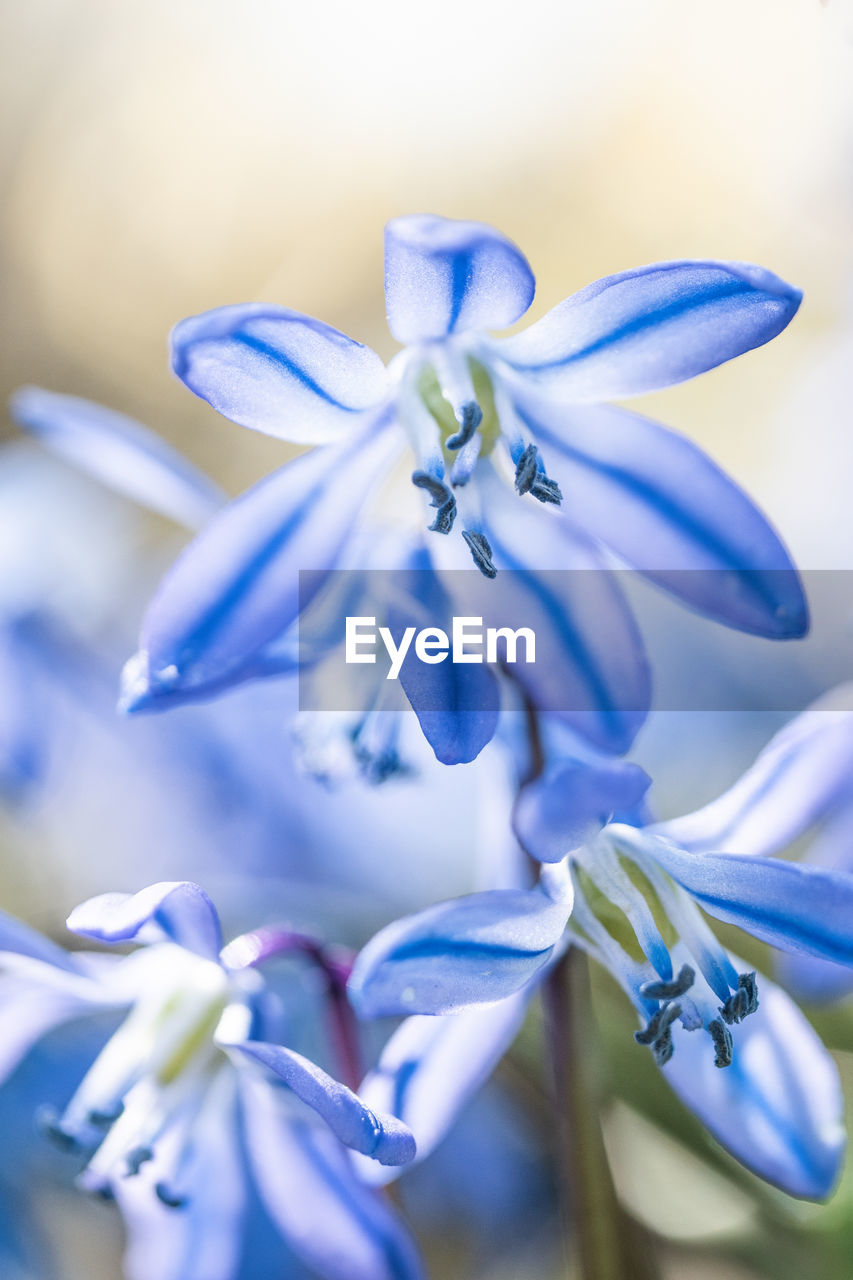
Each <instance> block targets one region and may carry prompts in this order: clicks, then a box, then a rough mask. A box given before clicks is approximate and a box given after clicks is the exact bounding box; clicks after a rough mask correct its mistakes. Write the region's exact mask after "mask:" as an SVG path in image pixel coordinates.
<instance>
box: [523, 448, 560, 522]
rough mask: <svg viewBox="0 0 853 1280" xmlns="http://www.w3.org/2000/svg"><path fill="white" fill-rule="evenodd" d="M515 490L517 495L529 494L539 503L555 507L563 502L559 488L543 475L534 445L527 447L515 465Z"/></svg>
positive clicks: (554, 482) (537, 451)
mask: <svg viewBox="0 0 853 1280" xmlns="http://www.w3.org/2000/svg"><path fill="white" fill-rule="evenodd" d="M515 488H516V492H517V493H520V494H525V493H529V494H530V495H531V496H532V497H534V498H537V499H538V500H539V501H540V502H551V503H553V504H554V505H555V506H557V507H558V506H559V505H560V503H561V502H562V501H563V494H562V491H561V489H560V486H559V485H558V484H557V482H556V480H550V479H549V478H548V476H547V475H546V474H545V470H544V468H543V467H542V465H541V463H540V459H539V450H538V449H537V447H536V445H535V444H529V445H527V447H526V448H525V450H524V451H523V453H522V454H521V456H520V457H519V459H518V461H517V462H516V464H515Z"/></svg>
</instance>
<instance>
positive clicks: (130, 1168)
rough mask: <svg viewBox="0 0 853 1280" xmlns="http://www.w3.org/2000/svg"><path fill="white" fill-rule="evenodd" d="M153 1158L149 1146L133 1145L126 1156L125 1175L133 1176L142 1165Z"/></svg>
mask: <svg viewBox="0 0 853 1280" xmlns="http://www.w3.org/2000/svg"><path fill="white" fill-rule="evenodd" d="M153 1159H154V1152H153V1151H152V1150H151V1148H150V1147H134V1148H133V1150H132V1151H129V1152H128V1153H127V1156H126V1167H125V1177H127V1178H135V1177H136V1175H137V1174H138V1173H139V1170H140V1169H141V1168H142V1166H143V1165H144V1164H147V1163H148V1161H149V1160H153Z"/></svg>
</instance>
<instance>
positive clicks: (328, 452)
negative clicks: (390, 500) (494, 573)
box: [122, 418, 399, 711]
mask: <svg viewBox="0 0 853 1280" xmlns="http://www.w3.org/2000/svg"><path fill="white" fill-rule="evenodd" d="M387 427H388V419H387V418H385V419H382V420H381V421H374V422H371V423H369V424H367V425H366V426H365V427H364V428H363V429H362V430H361V431H359V432H358V433H356V435H355V436H352V437H350V438H349V439H348V440H347V441H346V443H344V444H342V445H334V446H329V447H328V448H327V449H316V450H313V451H312V452H311V453H308V454H305V455H303V456H302V457H299V458H297V459H296V460H295V461H293V462H289V463H287V464H286V465H285V466H284V467H281V468H280V469H279V470H278V471H275V472H273V474H272V475H270V476H268V477H267V478H266V479H265V480H262V481H261V482H260V484H257V485H255V486H254V488H252V489H250V490H249V491H248V492H247V493H245V494H243V495H242V497H240V498H238V499H237V500H236V501H235V502H232V503H231V504H230V505H229V506H227V507H226V508H225V510H224V511H223V512H222V513H221V514H220V515H219V516H218V517H217V518H216V519H215V520H213V521H211V522H210V524H208V525H207V527H206V528H205V529H204V531H203V532H202V533H201V534H200V535H199V536H198V537H197V538H196V539H195V540H194V541H193V542H192V543H191V544H190V545H189V547H187V549H186V550H185V551H184V552H183V554H182V555H181V556H180V557H179V558H178V560H177V561H176V563H175V564H174V565H173V566H172V568H171V569H170V570H169V572H168V573H167V574H166V576H165V578H164V579H163V581H162V582H161V584H160V586H159V588H158V590H157V593H156V595H155V597H154V599H153V601H152V603H151V605H150V606H149V609H148V612H147V614H146V616H145V618H144V620H143V624H142V630H141V635H140V642H139V646H140V647H139V653H138V654H137V656H136V658H135V659H133V660H131V664H130V665H129V667H128V671H127V675H126V682H125V693H124V700H123V704H122V705H123V708H124V709H125V710H129V711H136V710H142V709H145V708H148V707H151V706H154V705H158V704H166V703H167V702H175V701H177V700H182V699H185V698H191V697H200V696H206V695H209V694H211V693H213V692H216V691H217V690H219V689H221V688H223V687H227V685H228V684H229V683H236V682H238V681H240V680H243V679H246V678H248V677H249V676H252V675H256V674H263V673H264V662H263V651H264V650H265V648H266V647H267V646H269V645H270V644H271V643H272V642H273V641H275V640H277V639H278V638H279V637H280V636H281V635H282V633H283V632H284V631H285V630H286V628H287V627H288V626H289V625H290V623H292V622H293V621H294V619H295V618H296V617H297V615H298V613H299V612H300V609H301V608H304V607H305V606H306V605H307V604H308V603H309V602H310V599H311V598H312V590H313V594H316V592H317V590H319V588H320V586H321V585H322V582H323V580H324V579H323V575H324V574H325V573H328V572H329V571H331V570H332V569H334V568H335V567H336V566H337V563H338V559H339V557H340V555H341V552H342V550H343V548H344V546H345V544H346V542H347V539H348V537H349V536H350V533H351V531H352V528H353V526H354V524H355V522H356V520H357V518H358V516H359V513H360V511H361V509H362V507H363V506H364V504H365V502H366V501H367V499H368V496H369V494H370V492H371V489H372V487H373V485H374V484H375V483H376V482H377V480H378V478H379V475H380V473H381V470H382V468H383V465H384V464H385V463H386V461H387V460H388V459H389V457H390V456H391V453H392V450H393V449H396V448H398V447H399V446H398V442H397V441H396V440H395V438H394V434H393V433H392V432H390V431H389V430H387ZM302 570H312V571H314V572H313V573H312V576H311V586H310V588H308V589H303V590H302V591H300V571H302ZM273 666H274V669H278V668H276V667H275V664H273Z"/></svg>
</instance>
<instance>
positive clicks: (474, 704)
mask: <svg viewBox="0 0 853 1280" xmlns="http://www.w3.org/2000/svg"><path fill="white" fill-rule="evenodd" d="M428 564H429V562H428V559H427V558H426V556H425V554H424V553H423V552H421V551H419V552H418V553H417V554H416V555H415V556H414V557H413V561H412V568H411V569H410V572H409V573H408V574H407V575H406V576H405V579H404V581H405V583H406V584H407V587H408V593H405V592H403V591H400V592H399V593H398V594H397V595H396V597H395V599H394V601H393V602H392V604H391V606H390V607H389V609H388V626H389V629H390V631H391V633H392V635H393V636H394V639H395V642H396V643H397V644H398V645H399V643H400V639H401V637H402V635H403V633H404V632H405V630H406V628H407V627H408V626H410V625H414V626H416V627H418V628H420V627H421V626H422V625H423V621H424V618H425V617H426V618H428V619H429V622H430V625H431V626H438V627H441V628H443V629H444V630H445V633H446V634H447V635H449V634H450V632H451V613H452V607H451V603H450V601H449V599H448V597H447V595H446V593H445V592H444V590H443V589H442V587H441V584H440V582H439V579H438V577H437V576H436V575H435V574H434V573H433V572H432V571H431V570H430V568H429V567H428ZM399 679H400V684H401V685H402V687H403V691H404V692H405V694H406V697H407V698H408V700H409V703H410V705H411V707H412V710H413V711H414V712H415V714H416V715H417V717H418V723H419V724H420V726H421V729H422V731H423V734H424V737H425V738H426V740H427V742H428V743H429V744H430V746H431V747H432V749H433V751H434V752H435V755H436V759H438V760H440V761H441V763H442V764H448V765H450V764H470V762H471V761H472V760H475V759H476V758H477V756H478V755H479V754H480V752H481V751H482V750H483V748H484V747H485V746H486V745H487V744H488V743H489V742H491V740H492V738H493V737H494V734H495V730H496V729H497V726H498V716H499V713H500V690H499V687H498V682H497V679H496V678H495V675H494V673H493V672H492V670H491V669H490V668H489V667H488V666H486V665H485V664H483V663H456V662H452V661H450V659H449V657H448V658H447V659H445V661H443V662H439V663H434V664H430V663H426V662H421V661H420V659H419V658H418V656H417V654H416V652H415V650H414V648H413V647H410V648H409V650H408V652H407V654H406V657H405V659H404V661H403V665H402V667H401V669H400V676H399Z"/></svg>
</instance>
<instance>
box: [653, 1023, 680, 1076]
mask: <svg viewBox="0 0 853 1280" xmlns="http://www.w3.org/2000/svg"><path fill="white" fill-rule="evenodd" d="M674 1052H675V1045H674V1044H673V1042H672V1032H671V1031H670V1029H669V1027H665V1028H664V1030H663V1032H662V1033H661V1035H660V1036H659V1037H658V1039H657V1040H656V1041H655V1042H654V1044H653V1045H652V1054H653V1056H654V1060H655V1062H656V1063H657V1065H658V1066H659V1067H665V1066H666V1064H667V1063H668V1062H669V1060H670V1058H671V1057H672V1055H673V1053H674Z"/></svg>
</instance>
